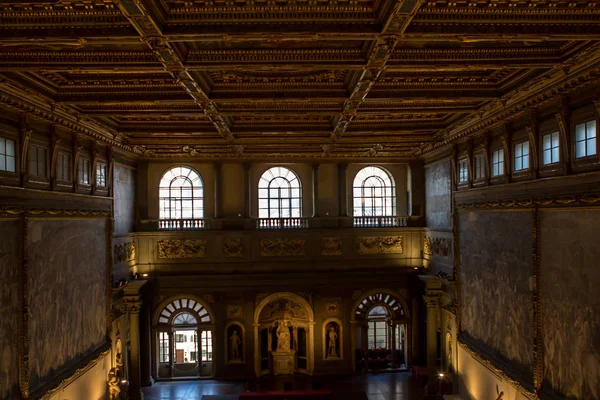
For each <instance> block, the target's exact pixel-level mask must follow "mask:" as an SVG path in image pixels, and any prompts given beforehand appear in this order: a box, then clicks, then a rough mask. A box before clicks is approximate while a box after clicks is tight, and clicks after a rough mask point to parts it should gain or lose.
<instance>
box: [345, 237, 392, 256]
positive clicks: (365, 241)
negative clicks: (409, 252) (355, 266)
mask: <svg viewBox="0 0 600 400" xmlns="http://www.w3.org/2000/svg"><path fill="white" fill-rule="evenodd" d="M356 243H357V246H358V254H402V236H375V237H359V238H357V239H356Z"/></svg>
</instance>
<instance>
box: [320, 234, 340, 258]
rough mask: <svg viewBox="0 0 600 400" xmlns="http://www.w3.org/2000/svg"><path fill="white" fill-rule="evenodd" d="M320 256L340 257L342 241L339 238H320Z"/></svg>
mask: <svg viewBox="0 0 600 400" xmlns="http://www.w3.org/2000/svg"><path fill="white" fill-rule="evenodd" d="M321 255H322V256H341V255H342V239H341V238H339V237H322V238H321Z"/></svg>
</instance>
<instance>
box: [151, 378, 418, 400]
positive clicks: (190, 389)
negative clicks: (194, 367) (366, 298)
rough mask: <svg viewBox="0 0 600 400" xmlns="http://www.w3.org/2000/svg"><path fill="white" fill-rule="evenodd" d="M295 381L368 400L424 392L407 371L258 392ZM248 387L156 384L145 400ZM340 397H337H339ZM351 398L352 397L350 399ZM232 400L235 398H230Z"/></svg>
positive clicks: (274, 382)
mask: <svg viewBox="0 0 600 400" xmlns="http://www.w3.org/2000/svg"><path fill="white" fill-rule="evenodd" d="M290 381H291V382H292V385H293V387H292V389H293V390H310V389H311V388H312V387H315V388H317V387H318V388H319V389H323V390H326V389H328V390H332V391H333V392H334V393H348V394H349V393H359V392H364V393H366V395H367V398H368V400H416V399H423V398H424V397H423V389H422V388H420V387H419V386H418V385H417V384H416V383H415V382H414V381H413V379H412V378H411V375H410V373H408V372H391V373H380V374H374V375H366V376H352V377H343V378H336V377H318V378H317V377H315V378H308V377H302V376H298V377H293V378H280V379H271V380H262V381H261V382H259V384H258V390H259V391H277V390H283V385H284V383H285V382H290ZM247 388H248V386H247V383H246V382H239V381H218V380H191V381H177V382H157V383H155V384H154V385H153V386H151V387H146V388H144V390H143V392H144V399H145V400H200V399H201V398H202V396H204V395H212V396H223V398H224V399H225V398H226V397H229V396H237V395H238V394H239V393H241V392H244V391H246V390H247ZM336 397H337V396H336ZM348 397H352V396H348ZM231 398H233V397H231Z"/></svg>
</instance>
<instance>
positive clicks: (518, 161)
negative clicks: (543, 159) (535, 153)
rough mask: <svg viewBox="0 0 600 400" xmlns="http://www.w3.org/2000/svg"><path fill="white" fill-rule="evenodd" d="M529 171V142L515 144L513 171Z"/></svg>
mask: <svg viewBox="0 0 600 400" xmlns="http://www.w3.org/2000/svg"><path fill="white" fill-rule="evenodd" d="M524 169H529V142H521V143H517V144H515V171H522V170H524Z"/></svg>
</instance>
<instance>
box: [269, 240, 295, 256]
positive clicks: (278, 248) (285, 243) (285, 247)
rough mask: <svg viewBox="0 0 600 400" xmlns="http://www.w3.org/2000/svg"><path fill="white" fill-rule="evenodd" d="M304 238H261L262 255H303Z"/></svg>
mask: <svg viewBox="0 0 600 400" xmlns="http://www.w3.org/2000/svg"><path fill="white" fill-rule="evenodd" d="M304 242H305V240H304V239H261V241H260V245H259V246H260V255H261V256H263V257H283V256H303V255H304Z"/></svg>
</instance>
